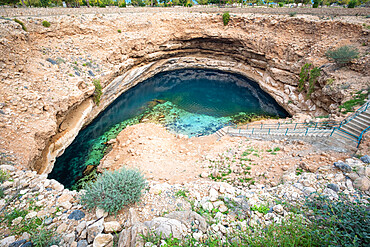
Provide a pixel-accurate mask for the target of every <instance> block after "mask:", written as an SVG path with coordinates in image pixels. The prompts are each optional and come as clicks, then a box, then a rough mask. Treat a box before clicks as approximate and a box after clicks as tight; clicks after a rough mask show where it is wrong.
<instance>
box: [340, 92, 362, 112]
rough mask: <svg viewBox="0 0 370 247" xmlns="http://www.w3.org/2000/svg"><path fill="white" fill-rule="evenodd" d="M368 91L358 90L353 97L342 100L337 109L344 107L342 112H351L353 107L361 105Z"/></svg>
mask: <svg viewBox="0 0 370 247" xmlns="http://www.w3.org/2000/svg"><path fill="white" fill-rule="evenodd" d="M368 95H369V91H367V92H365V93H362V91H359V92H357V93H355V94H354V96H353V98H352V99H350V100H348V101H346V102H344V103H343V104H342V105H340V106H339V109H340V110H342V109H345V110H344V112H343V113H347V112H352V111H353V107H354V106H357V105H363V104H365V102H366V99H367V98H368Z"/></svg>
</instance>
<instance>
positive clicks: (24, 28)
mask: <svg viewBox="0 0 370 247" xmlns="http://www.w3.org/2000/svg"><path fill="white" fill-rule="evenodd" d="M14 21H15V22H16V23H18V24H20V25H21V26H22V29H23V31H26V32H27V27H26V25H24V23H23V21H21V20H18V19H17V18H15V19H14Z"/></svg>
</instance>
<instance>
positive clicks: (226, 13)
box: [222, 12, 230, 26]
mask: <svg viewBox="0 0 370 247" xmlns="http://www.w3.org/2000/svg"><path fill="white" fill-rule="evenodd" d="M222 21H223V22H224V26H226V25H227V24H228V23H229V21H230V14H229V12H225V13H224V14H223V15H222Z"/></svg>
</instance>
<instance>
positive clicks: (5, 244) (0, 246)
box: [0, 236, 15, 247]
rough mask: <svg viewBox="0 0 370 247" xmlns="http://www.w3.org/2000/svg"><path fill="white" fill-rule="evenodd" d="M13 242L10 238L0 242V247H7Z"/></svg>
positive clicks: (13, 238)
mask: <svg viewBox="0 0 370 247" xmlns="http://www.w3.org/2000/svg"><path fill="white" fill-rule="evenodd" d="M13 242H15V237H14V236H10V237H7V238H4V239H3V240H1V241H0V247H8V246H9V245H10V244H11V243H13Z"/></svg>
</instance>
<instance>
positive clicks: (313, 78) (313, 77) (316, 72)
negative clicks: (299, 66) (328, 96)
mask: <svg viewBox="0 0 370 247" xmlns="http://www.w3.org/2000/svg"><path fill="white" fill-rule="evenodd" d="M320 75H321V69H319V68H317V67H314V68H313V69H311V71H310V78H309V79H308V91H307V98H310V96H311V94H312V93H313V91H314V89H315V85H316V83H317V78H318V77H319V76H320Z"/></svg>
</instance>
